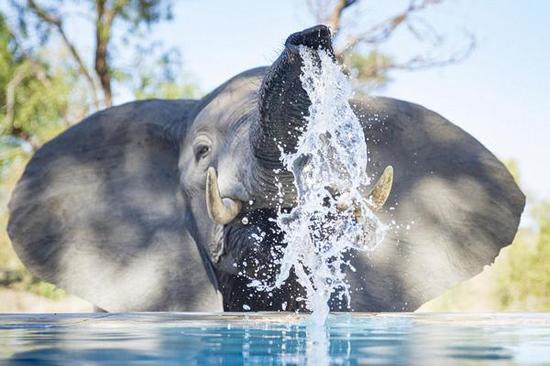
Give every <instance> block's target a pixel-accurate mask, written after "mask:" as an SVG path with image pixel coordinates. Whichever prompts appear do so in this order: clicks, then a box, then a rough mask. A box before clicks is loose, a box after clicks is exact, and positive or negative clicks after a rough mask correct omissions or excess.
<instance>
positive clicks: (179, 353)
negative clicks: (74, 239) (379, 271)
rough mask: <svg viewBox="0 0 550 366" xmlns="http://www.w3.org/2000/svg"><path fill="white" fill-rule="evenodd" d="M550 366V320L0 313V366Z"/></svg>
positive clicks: (514, 316)
mask: <svg viewBox="0 0 550 366" xmlns="http://www.w3.org/2000/svg"><path fill="white" fill-rule="evenodd" d="M130 363H131V364H138V365H233V364H234V365H240V364H249V365H302V364H305V365H308V364H309V365H315V366H322V365H360V364H368V365H445V366H448V365H550V314H535V313H531V314H498V315H496V314H481V315H480V314H406V313H405V314H404V313H394V314H359V313H354V314H341V315H333V314H331V315H330V316H329V318H328V321H327V324H326V328H322V327H321V328H319V327H315V326H313V325H312V324H311V323H310V318H309V317H308V316H304V315H295V314H285V313H264V314H258V313H249V314H231V313H226V314H223V315H217V314H188V313H131V314H72V315H71V314H63V315H61V314H60V315H51V314H47V315H10V314H6V315H0V364H2V365H37V364H40V365H127V364H130Z"/></svg>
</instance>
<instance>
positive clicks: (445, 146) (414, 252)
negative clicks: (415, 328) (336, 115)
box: [352, 98, 525, 311]
mask: <svg viewBox="0 0 550 366" xmlns="http://www.w3.org/2000/svg"><path fill="white" fill-rule="evenodd" d="M352 104H355V108H356V111H357V114H358V115H359V117H360V120H361V121H362V124H363V126H364V130H365V135H366V138H367V141H368V142H367V144H368V149H369V158H370V161H371V165H370V167H369V168H370V171H371V172H372V173H373V174H374V175H375V176H378V175H379V174H381V172H382V171H383V169H384V168H385V167H386V166H387V165H392V166H393V167H394V181H393V182H394V183H393V188H392V192H391V194H390V197H389V200H388V201H387V202H386V205H385V207H384V209H383V210H382V211H381V212H380V217H381V220H382V221H383V222H385V223H387V224H389V226H390V227H389V230H388V232H387V235H386V238H385V240H384V241H383V242H382V244H381V245H380V246H379V247H378V248H377V249H376V250H375V251H374V252H372V253H370V254H368V255H366V254H362V255H361V256H359V258H357V259H356V261H357V262H358V263H356V265H357V266H359V267H360V270H358V271H357V272H356V274H355V275H354V276H355V277H354V279H353V281H354V285H355V288H356V289H358V291H360V292H361V293H363V294H365V295H364V296H359V295H357V296H355V300H354V298H353V297H352V308H354V309H361V310H370V311H390V310H391V311H396V310H397V311H404V310H415V309H416V308H418V307H419V306H420V305H422V304H423V303H424V302H426V301H428V300H430V299H432V298H434V297H436V296H438V295H440V294H442V293H443V292H444V291H445V290H446V289H448V288H450V287H452V286H454V285H456V284H458V283H459V282H461V281H464V280H466V279H468V278H470V277H472V276H474V275H476V274H478V273H479V272H481V271H482V270H483V268H484V266H486V265H489V264H491V263H493V261H494V259H495V257H496V256H497V255H498V254H499V252H500V250H501V249H502V248H503V247H505V246H507V245H508V244H510V243H511V242H512V240H513V239H514V236H515V233H516V231H517V228H518V225H519V221H520V217H521V213H522V211H523V208H524V205H525V196H524V195H523V193H522V192H521V191H520V189H519V188H518V186H517V184H516V183H515V182H514V179H513V177H512V176H511V174H510V173H509V172H508V170H507V169H506V168H505V167H504V165H503V164H502V163H501V162H500V161H499V160H498V159H497V158H496V157H495V156H494V155H493V154H492V153H491V152H489V151H488V150H487V149H486V148H485V147H484V146H483V145H482V144H481V143H479V142H478V141H477V140H476V139H474V138H473V137H472V136H470V135H469V134H467V133H466V132H464V131H463V130H461V129H460V128H458V127H457V126H455V125H453V124H452V123H450V122H449V121H447V120H445V119H444V118H443V117H441V116H440V115H438V114H436V113H434V112H432V111H429V110H427V109H425V108H423V107H421V106H418V105H414V104H411V103H407V102H402V101H397V100H393V99H386V98H373V99H369V100H367V101H365V102H363V103H361V102H354V103H352Z"/></svg>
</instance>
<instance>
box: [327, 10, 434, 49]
mask: <svg viewBox="0 0 550 366" xmlns="http://www.w3.org/2000/svg"><path fill="white" fill-rule="evenodd" d="M441 2H442V0H423V1H422V2H420V3H418V4H417V3H416V1H415V0H411V2H410V3H409V6H408V7H407V9H405V10H404V11H402V12H401V13H399V14H397V15H394V16H392V17H390V18H388V19H386V20H384V21H382V22H380V23H378V24H376V25H375V26H373V27H372V28H370V29H369V30H367V31H366V32H363V33H360V34H358V35H356V36H353V37H351V38H350V39H349V40H348V42H347V43H346V45H344V47H343V48H341V49H339V50H338V51H337V52H336V54H337V57H341V56H342V54H343V53H345V52H347V51H349V50H350V49H352V48H355V47H356V46H357V45H358V44H360V43H370V44H373V43H376V44H378V43H381V42H384V41H386V40H388V38H390V36H391V35H392V34H393V32H394V31H395V30H396V29H397V28H398V27H399V26H400V25H402V24H403V23H404V22H405V21H406V20H407V19H408V18H409V17H410V16H411V15H412V14H414V13H417V12H419V11H421V10H424V9H425V8H427V7H428V6H432V5H436V4H439V3H441Z"/></svg>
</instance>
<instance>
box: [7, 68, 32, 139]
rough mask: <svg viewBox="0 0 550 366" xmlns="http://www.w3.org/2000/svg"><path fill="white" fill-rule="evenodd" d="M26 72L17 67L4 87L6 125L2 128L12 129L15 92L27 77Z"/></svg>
mask: <svg viewBox="0 0 550 366" xmlns="http://www.w3.org/2000/svg"><path fill="white" fill-rule="evenodd" d="M27 71H28V70H26V68H25V67H18V68H17V70H16V71H15V74H14V75H13V78H12V79H11V80H10V81H9V82H8V84H7V85H6V124H5V127H4V128H8V127H13V121H14V119H15V90H16V89H17V87H18V86H19V84H21V82H22V81H23V80H24V79H25V77H26V76H27ZM3 132H4V131H3Z"/></svg>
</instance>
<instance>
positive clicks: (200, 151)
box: [195, 145, 210, 160]
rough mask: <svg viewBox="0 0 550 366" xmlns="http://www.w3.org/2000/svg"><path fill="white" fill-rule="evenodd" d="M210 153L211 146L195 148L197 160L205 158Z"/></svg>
mask: <svg viewBox="0 0 550 366" xmlns="http://www.w3.org/2000/svg"><path fill="white" fill-rule="evenodd" d="M209 152H210V146H208V145H198V146H197V147H196V148H195V156H196V158H197V160H199V159H202V158H204V157H205V156H206V155H208V153H209Z"/></svg>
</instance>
